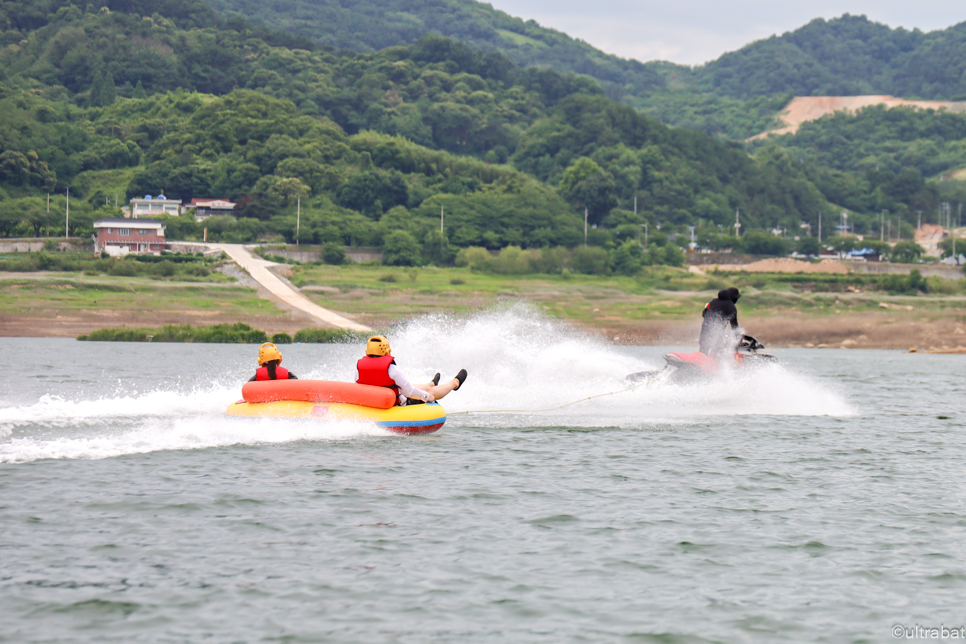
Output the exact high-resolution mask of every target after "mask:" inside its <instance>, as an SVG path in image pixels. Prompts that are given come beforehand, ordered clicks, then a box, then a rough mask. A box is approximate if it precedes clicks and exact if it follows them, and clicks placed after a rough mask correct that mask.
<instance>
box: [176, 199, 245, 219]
mask: <svg viewBox="0 0 966 644" xmlns="http://www.w3.org/2000/svg"><path fill="white" fill-rule="evenodd" d="M189 208H192V209H194V215H195V221H204V220H205V219H208V217H212V216H224V217H234V216H235V204H233V203H232V202H230V201H227V200H225V199H199V198H197V197H196V198H194V199H192V200H191V203H188V204H185V206H184V209H185V211H186V212H187V210H188V209H189Z"/></svg>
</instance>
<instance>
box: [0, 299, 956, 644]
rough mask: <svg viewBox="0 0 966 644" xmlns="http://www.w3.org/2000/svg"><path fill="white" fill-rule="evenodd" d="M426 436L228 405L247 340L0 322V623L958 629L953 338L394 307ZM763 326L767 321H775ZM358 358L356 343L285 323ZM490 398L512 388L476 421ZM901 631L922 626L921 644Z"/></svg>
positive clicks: (184, 636) (215, 632) (147, 630)
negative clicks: (943, 347) (439, 400)
mask: <svg viewBox="0 0 966 644" xmlns="http://www.w3.org/2000/svg"><path fill="white" fill-rule="evenodd" d="M391 340H392V344H393V354H394V355H396V356H397V361H398V362H399V364H400V365H401V366H402V367H403V368H404V370H405V371H407V372H408V373H409V374H410V376H411V377H412V378H413V379H414V380H419V379H428V378H429V377H431V376H432V374H433V373H434V372H435V371H436V370H439V371H442V372H443V375H444V377H450V376H452V375H453V374H455V372H456V371H457V370H458V369H459V368H461V367H466V368H467V369H468V370H469V374H470V375H469V378H468V380H467V381H466V384H465V386H464V387H463V389H461V390H460V391H458V392H455V393H453V394H451V395H450V396H449V397H447V398H446V399H445V401H444V406H445V407H446V409H447V411H448V412H450V416H449V420H448V421H447V423H446V425H445V426H444V427H443V428H442V429H441V430H440V431H439V432H437V433H436V434H432V435H429V436H426V437H405V436H396V435H391V434H388V433H385V432H382V431H380V430H377V429H373V428H371V427H367V426H353V425H340V426H321V425H316V424H312V423H302V422H292V421H280V420H252V419H237V418H228V417H225V416H224V415H223V412H224V410H225V408H226V407H227V406H228V404H229V403H231V402H232V401H234V400H236V399H238V398H239V397H240V385H241V383H242V382H243V381H245V380H247V379H248V378H249V377H250V376H251V374H252V373H253V372H254V367H255V355H256V348H255V347H253V346H244V345H173V344H168V345H146V344H115V343H81V342H76V341H73V340H48V339H18V338H4V339H0V351H2V354H3V356H4V358H5V359H4V364H5V365H6V369H5V370H4V371H3V372H0V614H2V615H3V617H2V619H0V640H3V641H11V642H93V641H97V642H202V641H204V642H387V641H392V642H406V643H409V642H412V643H417V642H418V643H422V642H548V643H549V642H554V643H556V642H591V643H596V642H665V643H666V642H688V643H691V642H804V641H809V642H887V641H901V640H902V639H911V637H906V636H907V635H910V636H916V635H922V631H916V630H909V631H905V632H897V633H898V634H900V635H901V637H900V638H899V639H896V638H894V633H893V628H894V627H896V626H897V625H898V626H900V627H907V628H909V629H915V628H916V627H917V626H918V627H919V628H923V627H925V628H928V627H933V626H935V627H937V628H941V627H945V628H947V629H949V628H956V627H960V626H963V625H964V624H966V612H964V610H963V605H964V600H963V597H964V596H966V505H964V502H966V482H964V477H963V472H964V467H963V465H964V459H966V435H964V426H963V422H964V419H966V403H964V395H963V394H964V384H963V383H964V377H966V368H964V361H966V357H964V356H938V355H937V356H933V355H922V354H906V353H899V352H887V351H843V350H785V351H782V350H778V351H776V352H775V354H776V355H777V356H778V357H779V358H780V359H781V360H782V365H781V366H776V367H768V368H766V369H764V370H761V371H758V372H755V373H752V374H738V375H734V376H731V377H728V378H726V379H725V380H724V381H722V382H719V383H716V384H711V385H701V386H693V387H675V386H662V387H651V388H646V387H642V388H638V389H635V390H633V391H625V392H623V393H618V394H614V395H610V396H603V397H600V398H595V399H593V400H590V401H585V402H581V403H578V404H576V405H571V406H568V407H564V408H561V409H558V410H555V411H544V412H540V411H526V410H538V409H547V408H551V407H556V406H559V405H563V404H565V403H568V402H571V401H574V400H578V399H581V398H584V397H586V396H590V395H594V394H601V393H608V392H613V391H619V390H621V389H624V388H626V385H625V384H624V382H623V381H622V376H623V375H625V374H626V373H630V372H634V371H641V370H643V369H648V368H657V367H658V366H660V363H661V360H660V356H661V354H662V353H663V351H664V349H661V348H658V347H616V346H611V345H608V344H606V343H604V342H601V341H597V340H593V339H590V338H588V337H586V336H583V335H581V334H579V333H576V332H573V331H571V330H568V329H567V328H566V327H564V326H561V325H559V324H558V323H554V322H551V321H549V320H547V319H544V318H542V317H541V316H539V315H537V314H535V313H533V312H531V311H528V310H525V309H508V310H501V311H493V312H489V313H484V314H480V315H476V316H475V317H470V318H467V319H448V318H445V317H428V318H423V319H421V320H419V321H416V322H413V323H410V324H408V325H406V326H403V327H400V328H397V329H394V330H393V332H392V334H391ZM762 340H763V341H764V342H765V343H766V344H767V338H762ZM282 350H283V353H284V354H285V366H287V367H288V368H289V369H291V370H292V371H293V372H294V373H296V374H298V375H299V376H300V377H302V378H324V379H343V380H349V379H351V378H352V377H353V365H354V361H355V359H356V358H357V357H359V355H360V354H361V346H325V345H312V346H308V345H306V346H286V347H282ZM493 409H513V410H525V411H512V412H495V413H469V414H459V413H456V412H461V411H473V412H478V411H481V410H493ZM920 639H922V638H921V637H920Z"/></svg>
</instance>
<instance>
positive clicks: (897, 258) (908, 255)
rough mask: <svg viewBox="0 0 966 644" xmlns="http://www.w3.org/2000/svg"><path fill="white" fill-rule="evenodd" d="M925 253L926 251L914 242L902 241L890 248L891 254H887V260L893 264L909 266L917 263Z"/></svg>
mask: <svg viewBox="0 0 966 644" xmlns="http://www.w3.org/2000/svg"><path fill="white" fill-rule="evenodd" d="M925 252H926V250H925V249H924V248H923V247H922V246H920V245H919V244H917V243H916V242H912V241H904V242H899V243H898V244H896V245H895V246H893V247H892V252H891V253H889V259H891V260H892V261H894V262H899V263H903V264H911V263H913V262H917V261H919V258H920V257H922V255H923V253H925Z"/></svg>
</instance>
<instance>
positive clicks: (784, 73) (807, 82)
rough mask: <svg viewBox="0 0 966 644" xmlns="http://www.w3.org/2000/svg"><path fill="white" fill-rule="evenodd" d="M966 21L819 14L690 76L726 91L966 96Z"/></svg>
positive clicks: (735, 94) (704, 85)
mask: <svg viewBox="0 0 966 644" xmlns="http://www.w3.org/2000/svg"><path fill="white" fill-rule="evenodd" d="M964 68H966V22H964V23H961V24H959V25H956V26H954V27H950V28H948V29H945V30H941V31H933V32H930V33H923V32H921V31H919V30H914V31H907V30H905V29H902V28H899V29H891V28H889V27H888V26H886V25H882V24H879V23H875V22H871V21H870V20H868V19H867V18H866V17H865V16H850V15H848V14H846V15H844V16H842V17H840V18H836V19H834V20H828V21H826V20H822V19H817V20H813V21H812V22H810V23H809V24H807V25H805V26H804V27H802V28H800V29H797V30H795V31H792V32H789V33H786V34H783V35H781V36H773V37H771V38H768V39H765V40H760V41H757V42H754V43H751V44H750V45H747V46H746V47H743V48H742V49H740V50H738V51H736V52H732V53H728V54H725V55H724V56H722V57H721V58H719V59H717V60H715V61H713V62H711V63H708V64H707V65H705V66H703V67H700V68H697V69H695V70H694V72H693V73H692V74H690V75H688V74H684V80H685V81H686V82H689V83H693V84H694V85H695V86H697V87H699V88H700V89H702V90H705V91H710V92H714V93H716V94H719V95H722V96H729V97H733V98H741V99H748V98H752V97H755V96H769V95H774V94H786V93H787V94H794V95H798V96H854V95H861V94H891V95H894V96H901V97H903V98H920V99H937V100H962V99H963V98H966V76H964V75H963V73H962V70H963V69H964Z"/></svg>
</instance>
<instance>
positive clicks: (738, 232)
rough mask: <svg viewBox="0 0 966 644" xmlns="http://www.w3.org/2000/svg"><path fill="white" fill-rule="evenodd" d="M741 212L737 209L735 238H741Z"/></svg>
mask: <svg viewBox="0 0 966 644" xmlns="http://www.w3.org/2000/svg"><path fill="white" fill-rule="evenodd" d="M740 212H741V211H739V210H738V209H737V208H735V238H738V237H741V214H740Z"/></svg>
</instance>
